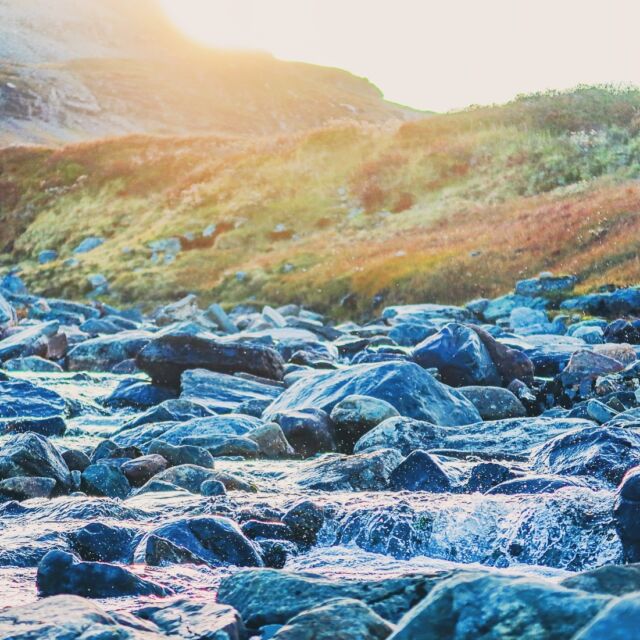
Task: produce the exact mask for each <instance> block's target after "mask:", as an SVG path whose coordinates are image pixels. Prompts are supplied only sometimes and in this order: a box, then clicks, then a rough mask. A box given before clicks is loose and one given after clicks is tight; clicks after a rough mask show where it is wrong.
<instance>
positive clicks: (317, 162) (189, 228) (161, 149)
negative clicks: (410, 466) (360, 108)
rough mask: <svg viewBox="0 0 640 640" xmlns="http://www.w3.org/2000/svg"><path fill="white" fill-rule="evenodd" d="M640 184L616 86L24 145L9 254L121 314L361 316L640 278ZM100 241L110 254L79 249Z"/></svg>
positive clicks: (41, 284)
mask: <svg viewBox="0 0 640 640" xmlns="http://www.w3.org/2000/svg"><path fill="white" fill-rule="evenodd" d="M639 178H640V92H638V91H637V90H625V91H617V90H612V89H608V88H597V87H595V88H590V87H583V88H579V89H577V90H575V91H572V92H567V93H560V94H554V93H552V94H544V95H536V96H529V97H525V98H522V99H519V100H516V101H515V102H513V103H511V104H508V105H505V106H502V107H490V108H483V109H475V110H470V111H465V112H461V113H455V114H449V115H440V116H432V117H429V118H425V119H423V120H419V121H415V122H408V123H404V124H398V125H396V126H393V127H391V126H389V125H385V126H372V125H367V124H361V123H353V122H352V123H342V124H333V125H327V126H325V127H322V128H318V129H315V130H313V131H305V132H298V133H293V134H287V135H281V136H277V137H271V138H268V139H261V140H254V141H252V140H248V139H247V138H245V137H236V138H234V137H230V136H202V137H186V138H185V137H173V138H158V137H152V136H142V135H138V136H130V137H125V138H117V139H111V140H103V141H97V142H92V143H83V144H76V145H69V146H67V147H64V148H52V149H46V148H9V149H5V150H4V151H0V254H1V257H0V260H1V261H2V264H3V265H4V266H5V268H8V267H9V266H12V265H21V267H22V268H23V274H24V277H25V279H26V280H27V281H28V283H29V284H30V286H31V287H32V288H33V290H34V291H37V292H40V293H44V294H49V295H64V296H70V297H82V296H84V295H86V294H88V293H89V292H90V290H91V285H90V283H89V280H88V277H89V276H90V275H92V274H102V275H104V276H105V277H106V278H107V280H108V281H109V283H110V287H111V293H110V294H109V296H108V297H107V299H108V300H113V301H115V302H120V303H134V302H141V303H143V304H145V305H147V306H153V305H154V304H157V303H159V302H161V301H166V300H171V299H176V298H177V297H178V296H180V295H182V294H185V293H187V292H190V291H194V292H197V293H199V294H200V295H201V297H202V298H203V302H206V301H213V300H217V301H220V302H223V303H227V304H234V303H239V302H254V303H255V304H260V303H261V302H264V301H269V302H272V303H273V302H281V303H285V302H297V303H304V304H307V305H310V306H311V307H315V308H318V309H325V310H330V311H331V312H332V313H335V314H337V315H340V314H342V315H344V316H348V315H350V316H353V314H354V313H357V312H361V313H362V314H363V315H371V314H373V313H375V311H376V310H378V309H380V307H381V306H382V305H384V304H391V303H398V302H412V301H416V302H417V301H420V302H423V301H442V302H463V301H465V300H469V299H471V298H473V297H476V296H495V295H498V294H500V293H504V292H506V291H508V290H509V289H511V288H512V286H513V282H514V280H515V279H517V278H519V277H527V276H533V275H536V274H537V273H538V272H540V271H546V270H551V271H554V272H570V273H574V274H576V275H577V276H578V279H579V288H582V289H590V288H593V287H597V286H601V285H605V284H607V283H609V282H613V283H618V284H630V283H638V282H640V261H639V260H638V256H639V255H640V182H639V181H638V179H639ZM90 236H102V237H103V238H104V239H105V242H104V244H102V245H101V246H99V247H98V248H96V249H94V250H93V251H91V252H89V253H83V254H80V255H77V254H74V253H73V250H74V248H75V247H76V246H77V245H78V244H79V243H80V242H81V241H82V240H84V239H85V238H87V237H90ZM44 250H55V251H57V252H58V258H57V259H55V260H53V261H52V262H48V263H46V264H39V263H38V256H39V254H40V252H41V251H44ZM0 270H1V269H0Z"/></svg>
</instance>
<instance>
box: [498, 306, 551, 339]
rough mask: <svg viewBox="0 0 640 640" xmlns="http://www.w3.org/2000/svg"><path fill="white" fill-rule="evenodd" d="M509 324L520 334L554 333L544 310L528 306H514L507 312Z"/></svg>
mask: <svg viewBox="0 0 640 640" xmlns="http://www.w3.org/2000/svg"><path fill="white" fill-rule="evenodd" d="M509 326H510V327H511V329H512V331H514V332H515V333H518V334H520V335H527V334H529V333H556V332H555V331H554V327H553V325H552V324H551V323H550V322H549V318H548V317H547V314H546V312H545V311H542V310H541V309H530V308H529V307H515V309H512V310H511V313H510V314H509Z"/></svg>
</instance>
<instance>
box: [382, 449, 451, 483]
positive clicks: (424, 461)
mask: <svg viewBox="0 0 640 640" xmlns="http://www.w3.org/2000/svg"><path fill="white" fill-rule="evenodd" d="M389 488H390V489H391V490H392V491H429V492H430V493H445V492H447V491H451V480H450V479H449V476H448V475H447V472H446V471H445V469H444V467H443V466H442V465H441V464H440V462H439V460H438V459H437V458H435V457H434V456H431V455H429V454H428V453H427V452H426V451H420V450H417V451H412V452H411V453H410V454H409V455H408V456H407V457H406V458H405V459H404V460H403V461H402V462H401V463H400V464H399V465H398V466H397V467H396V468H395V469H394V470H393V471H392V472H391V474H390V476H389Z"/></svg>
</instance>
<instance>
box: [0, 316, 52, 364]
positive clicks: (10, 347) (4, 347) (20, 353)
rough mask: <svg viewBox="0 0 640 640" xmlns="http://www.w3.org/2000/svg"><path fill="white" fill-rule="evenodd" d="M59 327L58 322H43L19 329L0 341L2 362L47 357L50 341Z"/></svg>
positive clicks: (0, 359)
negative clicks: (31, 357) (29, 357)
mask: <svg viewBox="0 0 640 640" xmlns="http://www.w3.org/2000/svg"><path fill="white" fill-rule="evenodd" d="M58 327H59V324H58V323H57V322H42V323H38V324H36V325H33V326H30V327H25V328H24V329H20V328H18V330H17V331H16V332H15V333H12V334H11V335H10V336H8V337H6V338H4V339H3V340H0V361H3V362H4V361H6V360H12V359H14V358H24V357H27V356H34V355H35V356H46V355H47V350H48V345H49V339H50V338H51V337H52V336H54V335H55V334H56V333H57V332H58Z"/></svg>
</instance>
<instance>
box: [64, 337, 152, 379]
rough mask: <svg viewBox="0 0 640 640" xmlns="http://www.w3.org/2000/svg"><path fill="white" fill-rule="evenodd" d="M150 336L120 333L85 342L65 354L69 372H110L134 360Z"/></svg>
mask: <svg viewBox="0 0 640 640" xmlns="http://www.w3.org/2000/svg"><path fill="white" fill-rule="evenodd" d="M151 338H152V334H150V333H147V332H146V331H121V332H120V333H116V334H115V335H112V336H101V337H99V338H92V339H90V340H85V341H84V342H81V343H80V344H78V345H76V346H75V347H73V348H72V349H71V350H70V351H69V353H68V354H67V368H68V369H69V371H110V370H111V369H112V368H113V367H114V366H115V365H117V364H118V363H119V362H122V361H123V360H129V359H131V358H135V357H136V355H137V354H138V352H139V351H140V350H141V349H142V348H143V347H144V346H145V345H147V344H148V343H149V342H150V340H151Z"/></svg>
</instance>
